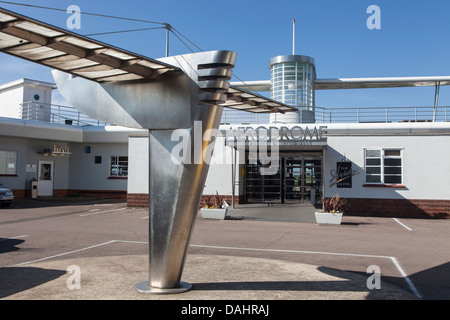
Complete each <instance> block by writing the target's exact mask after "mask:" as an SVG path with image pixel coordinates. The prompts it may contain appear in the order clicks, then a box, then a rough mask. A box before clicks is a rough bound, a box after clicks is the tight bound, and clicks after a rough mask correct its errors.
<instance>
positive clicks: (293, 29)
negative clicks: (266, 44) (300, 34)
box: [292, 19, 295, 55]
mask: <svg viewBox="0 0 450 320" xmlns="http://www.w3.org/2000/svg"><path fill="white" fill-rule="evenodd" d="M292 55H295V19H294V20H293V21H292Z"/></svg>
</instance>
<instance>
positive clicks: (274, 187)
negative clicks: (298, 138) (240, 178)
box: [245, 153, 322, 205]
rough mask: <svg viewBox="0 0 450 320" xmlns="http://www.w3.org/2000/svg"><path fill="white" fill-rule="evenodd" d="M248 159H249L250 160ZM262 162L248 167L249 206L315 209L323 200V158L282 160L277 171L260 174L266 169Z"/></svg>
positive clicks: (297, 156)
mask: <svg viewBox="0 0 450 320" xmlns="http://www.w3.org/2000/svg"><path fill="white" fill-rule="evenodd" d="M247 159H248V157H247ZM266 167H267V165H264V164H263V163H262V162H261V161H260V160H259V159H256V160H255V159H253V160H252V159H248V160H247V163H246V168H245V169H246V180H245V198H246V202H247V203H303V202H305V201H310V202H311V203H312V204H313V205H315V204H316V203H317V202H320V199H321V196H322V155H321V154H320V155H311V154H307V153H304V154H295V155H286V156H281V157H280V162H279V166H278V171H277V172H276V173H275V174H272V175H263V174H261V172H262V169H263V168H266Z"/></svg>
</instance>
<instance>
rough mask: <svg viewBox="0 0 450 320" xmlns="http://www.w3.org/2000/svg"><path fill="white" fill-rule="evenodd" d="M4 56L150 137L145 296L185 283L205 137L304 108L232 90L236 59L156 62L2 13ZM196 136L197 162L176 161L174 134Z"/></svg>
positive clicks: (208, 55)
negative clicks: (241, 114)
mask: <svg viewBox="0 0 450 320" xmlns="http://www.w3.org/2000/svg"><path fill="white" fill-rule="evenodd" d="M0 51H1V52H4V53H7V54H10V55H13V56H16V57H19V58H22V59H26V60H30V61H34V62H36V63H39V64H42V65H45V66H48V67H52V68H54V69H55V70H54V71H52V72H53V76H54V79H55V81H56V83H57V86H58V89H59V91H60V93H61V94H62V95H63V96H64V98H65V99H66V100H67V101H68V102H69V103H71V104H72V105H73V106H74V107H75V108H77V109H78V110H80V111H81V112H83V113H84V114H86V115H88V116H90V117H92V118H94V119H98V120H101V121H104V122H106V123H111V124H115V125H121V126H125V127H132V128H145V129H148V130H149V143H150V147H149V187H150V188H149V194H150V203H149V206H150V207H149V260H150V261H149V264H150V271H149V280H148V281H144V282H142V283H139V284H137V285H136V288H137V289H138V290H139V291H143V292H151V293H175V292H183V291H186V290H189V289H190V285H189V284H186V283H184V282H181V275H182V272H183V267H184V263H185V259H186V254H187V249H188V245H189V240H190V237H191V233H192V230H193V227H194V222H195V217H196V214H197V212H198V207H199V203H200V198H201V195H202V191H203V186H204V182H205V179H206V175H207V172H208V163H205V161H197V160H198V159H204V157H203V156H204V154H205V152H206V149H207V148H206V147H207V146H211V145H212V142H211V141H209V140H208V139H205V140H207V141H203V139H200V141H201V146H194V141H195V140H196V139H194V138H195V137H194V135H195V131H196V130H193V129H194V124H201V128H202V130H201V134H202V136H203V135H204V134H205V133H206V132H208V130H210V129H217V128H218V126H219V122H220V118H221V115H222V109H223V107H228V108H234V109H237V110H245V111H249V112H258V113H271V112H281V113H284V112H288V111H294V109H293V108H291V107H289V106H286V105H284V104H283V103H279V102H276V101H273V100H271V99H268V98H266V97H263V96H260V95H257V94H254V93H251V92H248V91H245V90H242V89H239V88H236V87H230V86H229V84H228V82H227V81H228V80H229V79H230V78H231V74H232V72H231V69H232V68H233V67H234V64H235V60H236V54H235V53H234V52H231V51H210V52H201V53H193V54H187V55H180V56H173V57H167V58H163V59H159V60H155V59H150V58H147V57H144V56H141V55H138V54H135V53H132V52H129V51H126V50H123V49H120V48H117V47H113V46H111V45H108V44H105V43H102V42H99V41H96V40H93V39H90V38H87V37H83V36H80V35H78V34H76V33H73V32H70V31H67V30H64V29H61V28H57V27H54V26H51V25H48V24H46V23H43V22H40V21H36V20H34V19H31V18H28V17H25V16H22V15H19V14H17V13H15V12H11V11H8V10H4V9H1V8H0ZM177 129H186V132H188V136H190V140H189V143H188V149H189V147H190V151H189V155H190V156H189V157H190V158H191V159H188V158H186V157H188V156H187V154H188V152H186V156H185V161H184V162H183V163H179V162H178V161H172V154H171V153H172V149H173V147H174V146H175V145H176V144H178V141H172V139H171V137H172V133H173V131H174V130H177Z"/></svg>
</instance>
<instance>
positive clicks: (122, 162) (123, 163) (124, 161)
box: [109, 156, 128, 177]
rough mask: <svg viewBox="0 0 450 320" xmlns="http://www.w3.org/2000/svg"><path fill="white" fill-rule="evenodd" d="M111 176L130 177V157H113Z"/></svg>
mask: <svg viewBox="0 0 450 320" xmlns="http://www.w3.org/2000/svg"><path fill="white" fill-rule="evenodd" d="M109 174H110V176H113V177H127V176H128V157H120V156H112V157H111V169H110V173H109Z"/></svg>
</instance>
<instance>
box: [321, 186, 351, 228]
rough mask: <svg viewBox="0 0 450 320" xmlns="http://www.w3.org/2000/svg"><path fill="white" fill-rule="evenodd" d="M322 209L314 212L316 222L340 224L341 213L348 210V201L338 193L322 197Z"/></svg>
mask: <svg viewBox="0 0 450 320" xmlns="http://www.w3.org/2000/svg"><path fill="white" fill-rule="evenodd" d="M322 203H323V210H322V211H317V212H315V216H316V222H317V223H318V224H341V222H342V216H343V214H344V213H345V212H346V211H347V210H348V202H347V200H345V199H344V198H341V197H340V196H339V194H337V193H336V194H335V195H333V196H332V197H331V198H323V199H322Z"/></svg>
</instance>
